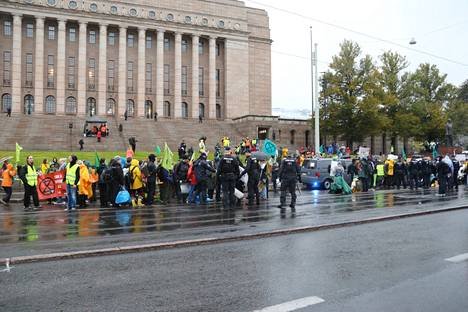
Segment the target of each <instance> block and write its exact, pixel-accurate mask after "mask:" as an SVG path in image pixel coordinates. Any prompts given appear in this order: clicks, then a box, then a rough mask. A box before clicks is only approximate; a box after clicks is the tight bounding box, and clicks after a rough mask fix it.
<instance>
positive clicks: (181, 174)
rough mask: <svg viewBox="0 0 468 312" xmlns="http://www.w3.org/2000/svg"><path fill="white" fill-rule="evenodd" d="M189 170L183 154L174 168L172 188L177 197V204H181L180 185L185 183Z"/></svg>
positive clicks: (182, 200) (182, 198)
mask: <svg viewBox="0 0 468 312" xmlns="http://www.w3.org/2000/svg"><path fill="white" fill-rule="evenodd" d="M188 170H189V160H188V159H187V156H185V154H183V155H182V157H181V158H180V160H179V162H178V163H177V164H176V165H175V166H174V188H175V193H176V197H177V202H179V203H183V202H184V196H183V194H182V190H181V185H182V183H186V182H187V174H188Z"/></svg>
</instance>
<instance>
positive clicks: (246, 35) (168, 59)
mask: <svg viewBox="0 0 468 312" xmlns="http://www.w3.org/2000/svg"><path fill="white" fill-rule="evenodd" d="M0 58H1V63H0V64H1V65H0V66H1V67H0V70H1V76H2V80H1V81H0V82H1V84H0V95H1V105H2V106H1V108H2V111H7V109H8V108H9V107H10V108H11V111H12V113H13V114H26V115H34V114H55V115H58V116H64V115H79V116H93V115H98V116H118V117H121V116H123V115H124V113H125V112H126V113H127V115H128V116H129V117H140V118H145V117H146V118H153V117H154V115H155V114H157V116H158V117H160V118H164V117H165V118H199V116H202V117H203V118H206V119H221V120H223V119H233V118H237V117H240V116H244V115H270V114H271V40H270V29H269V19H268V15H267V13H266V12H265V11H263V10H259V9H255V8H249V7H246V6H245V5H244V3H243V2H241V1H237V0H159V1H150V0H134V1H119V0H115V1H104V0H9V1H5V0H3V1H1V2H0Z"/></svg>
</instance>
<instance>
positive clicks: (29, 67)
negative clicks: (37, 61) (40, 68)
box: [24, 53, 33, 87]
mask: <svg viewBox="0 0 468 312" xmlns="http://www.w3.org/2000/svg"><path fill="white" fill-rule="evenodd" d="M32 85H33V55H32V53H26V79H25V80H24V86H25V87H32Z"/></svg>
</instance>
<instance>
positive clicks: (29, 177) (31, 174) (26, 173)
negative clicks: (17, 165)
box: [20, 155, 41, 211]
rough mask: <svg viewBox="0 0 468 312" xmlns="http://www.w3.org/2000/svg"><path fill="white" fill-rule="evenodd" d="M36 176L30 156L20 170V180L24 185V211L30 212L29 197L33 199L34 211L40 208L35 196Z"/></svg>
mask: <svg viewBox="0 0 468 312" xmlns="http://www.w3.org/2000/svg"><path fill="white" fill-rule="evenodd" d="M37 176H38V172H37V170H36V167H34V159H33V157H32V155H29V156H28V158H26V165H25V166H24V167H23V168H22V169H21V172H20V179H21V181H23V185H24V200H23V204H24V210H25V211H28V210H30V209H31V208H30V204H31V196H32V198H33V203H34V208H33V209H34V210H37V209H39V208H41V206H40V205H39V197H38V196H37V189H36V186H37Z"/></svg>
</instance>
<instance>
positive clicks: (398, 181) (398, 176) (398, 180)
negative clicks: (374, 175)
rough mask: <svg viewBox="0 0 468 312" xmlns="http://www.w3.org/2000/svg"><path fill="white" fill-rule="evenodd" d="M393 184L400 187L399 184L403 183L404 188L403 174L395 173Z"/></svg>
mask: <svg viewBox="0 0 468 312" xmlns="http://www.w3.org/2000/svg"><path fill="white" fill-rule="evenodd" d="M395 184H396V187H397V189H400V186H401V185H403V188H406V182H405V175H404V174H396V175H395Z"/></svg>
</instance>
